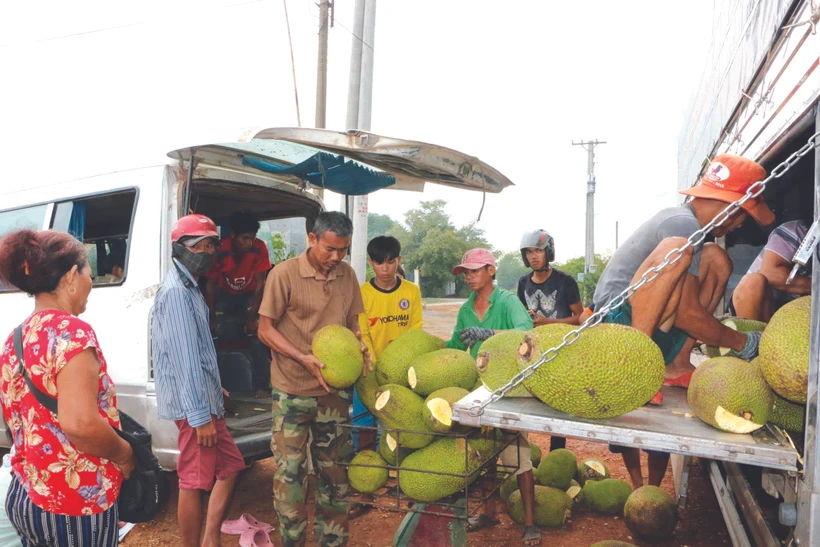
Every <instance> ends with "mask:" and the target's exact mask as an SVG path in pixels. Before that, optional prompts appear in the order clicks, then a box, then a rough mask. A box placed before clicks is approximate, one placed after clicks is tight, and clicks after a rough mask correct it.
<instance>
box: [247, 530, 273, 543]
mask: <svg viewBox="0 0 820 547" xmlns="http://www.w3.org/2000/svg"><path fill="white" fill-rule="evenodd" d="M268 533H269V532H265V531H264V530H259V529H257V530H248V531H247V532H245V533H244V534H242V535H241V536H239V547H273V543H271V540H270V537H269V536H268Z"/></svg>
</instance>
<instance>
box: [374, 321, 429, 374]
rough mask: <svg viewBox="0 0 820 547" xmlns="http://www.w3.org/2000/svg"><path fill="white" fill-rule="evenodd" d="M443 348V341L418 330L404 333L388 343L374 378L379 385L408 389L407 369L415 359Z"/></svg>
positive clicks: (380, 357)
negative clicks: (393, 385) (398, 386)
mask: <svg viewBox="0 0 820 547" xmlns="http://www.w3.org/2000/svg"><path fill="white" fill-rule="evenodd" d="M443 347H444V340H442V339H441V338H438V337H437V336H433V335H432V334H428V333H426V332H424V331H423V330H420V329H413V330H408V331H404V332H403V333H401V334H400V335H399V336H398V337H397V338H396V339H395V340H393V341H392V342H390V344H388V345H387V347H386V348H384V351H383V352H382V354H381V355H380V356H379V360H378V363H377V365H376V378H378V380H379V384H381V385H384V384H398V385H400V386H404V387H410V384H409V383H407V369H409V368H410V365H411V364H412V363H413V360H415V358H416V357H418V356H419V355H424V354H425V353H430V352H431V351H436V350H438V349H442V348H443Z"/></svg>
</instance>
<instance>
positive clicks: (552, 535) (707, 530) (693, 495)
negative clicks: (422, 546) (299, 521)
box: [122, 303, 731, 547]
mask: <svg viewBox="0 0 820 547" xmlns="http://www.w3.org/2000/svg"><path fill="white" fill-rule="evenodd" d="M457 311H458V305H457V304H456V305H454V304H450V303H446V304H445V303H442V304H435V305H432V306H428V307H427V309H426V310H425V313H424V321H425V330H428V331H429V332H432V333H433V334H436V335H438V336H441V337H442V338H449V337H450V335H451V334H452V329H453V326H454V324H455V317H456V312H457ZM530 441H532V442H534V443H535V444H537V445H539V446H540V447H541V449H542V451H543V452H544V453H546V451H547V450H548V447H549V436H547V435H541V434H531V435H530ZM567 448H568V449H570V450H572V451H573V452H574V453H575V454H576V455H577V456H578V458H579V459H582V458H584V459H586V458H596V459H599V460H601V461H603V462H604V463H605V464H606V465H607V467H609V469H610V472H611V474H612V476H613V477H615V478H620V479H625V480H628V479H629V477H628V475H627V473H626V469H625V468H624V466H623V463H622V461H621V459H620V456H618V455H616V454H610V453H609V451H608V450H607V448H606V445H604V444H600V443H592V442H588V441H581V440H575V439H569V440H568V441H567ZM274 467H275V466H274V462H273V459H272V458H268V459H266V460H262V461H259V462H256V463H254V464H253V465H252V466H251V467H250V468H249V469H248V470H247V471H246V472H245V473H244V475H243V476H242V477H241V478H240V480H239V485H238V487H237V491H236V495H235V498H234V501H233V505H232V506H231V510H230V513H229V516H228V518H236V517H238V516H239V515H241V514H242V513H251V514H252V515H254V516H255V517H256V518H257V519H259V520H261V521H264V522H269V523H271V524H273V525H274V530H273V532H272V533H271V540H272V541H273V543H274V545H276V546H277V547H279V546H281V545H282V544H281V541H280V538H279V532H278V525H277V521H276V514H275V513H274V510H273V502H272V494H271V488H272V481H273V472H274ZM645 469H646V462H645V455H644V476H645ZM169 479H170V482H171V485H170V486H171V488H170V490H171V494H170V496H169V498H168V500H167V501H166V503H165V504H164V506H163V510H162V513H161V514H160V516H159V517H158V518H157V519H156V520H155V521H154V522H151V523H148V524H140V525H137V526H136V527H135V528H134V529H133V530H132V531H131V533H130V534H129V535H128V536H127V537H126V539H125V540H124V541H123V543H122V545H124V546H126V547H143V546H145V547H155V546H156V547H158V546H166V545H178V544H179V541H180V539H179V531H178V525H177V517H176V506H177V503H176V502H177V488H176V475H175V474H170V475H169ZM662 486H663V488H664V489H665V490H666V491H667V492H669V493H670V494H674V487H673V482H672V476H671V469H670V472H669V473H668V474H667V476H666V479H665V480H664V482H663V485H662ZM311 512H312V503H311ZM403 517H404V514H403V513H401V514H400V513H395V512H390V511H386V510H381V509H373V510H371V511H369V512H367V513H365V514H364V515H362V516H361V517H359V518H357V519H355V520H353V521H351V524H350V534H351V537H350V542H349V545H351V546H352V547H390V546H391V545H392V542H393V536H394V535H395V533H396V530H397V529H398V527H399V525H400V523H401V521H402V518H403ZM311 518H312V514H311ZM498 518H499V519H500V521H501V522H500V524H498V525H496V526H494V527H491V528H487V529H484V530H481V531H479V532H475V533H471V534H469V536H468V545H469V546H471V547H472V546H475V547H479V546H481V547H502V546H514V545H521V543H520V534H521V527H520V526H518V525H516V524H515V523H514V522H512V521H511V520H510V519H509V517H507V515H506V513H505V511H504V510H503V507H502V506H499V511H498ZM542 537H543V541H542V545H543V546H545V547H589V546H590V545H591V544H593V543H595V542H597V541H602V540H605V539H616V540H620V541H626V542H631V543H634V544H636V545H639V546H641V547H644V546H647V547H648V546H649V545H654V546H658V547H683V546H687V547H719V546H722V545H731V541H730V539H729V535H728V533H727V531H726V527H725V525H724V523H723V518H722V516H721V512H720V508H719V507H718V504H717V500H716V499H715V495H714V492H713V491H712V488H711V485H710V483H709V477H708V474H707V469H706V466H705V465H704V464H702V463H701V462H700V461H699V460H698V459H695V460H694V463H693V466H692V469H691V472H690V480H689V499H688V505H687V507H686V509H684V510H683V511H682V512H681V515H680V521H679V523H678V526H677V529H676V531H675V534H674V536H673V538H672V539H671V540H669V541H667V542H662V543H653V544H649V543H645V542H641V541H639V540H637V539H635V538H633V537H632V536H631V534H630V532H629V530H628V529H627V527H626V525H625V524H624V523H623V519H621V518H618V517H612V516H603V515H597V514H594V513H591V512H589V511H586V510H582V509H581V510H576V511H574V512H573V514H572V517H571V518H570V519H569V521H568V522H567V524H566V525H565V527H564V528H560V529H545V530H544V531H543V536H542ZM222 544H223V545H224V546H226V547H227V546H235V545H238V544H239V538H238V536H227V535H223V537H222ZM313 544H314V543H313V532H312V529H311V528H310V527H309V529H308V545H313Z"/></svg>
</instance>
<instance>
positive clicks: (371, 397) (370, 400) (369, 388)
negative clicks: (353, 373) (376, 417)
mask: <svg viewBox="0 0 820 547" xmlns="http://www.w3.org/2000/svg"><path fill="white" fill-rule="evenodd" d="M379 389H380V388H379V381H378V380H377V379H376V371H375V370H373V371H371V372H368V373H367V375H366V376H365V375H362V376H359V379H358V380H356V393H358V395H359V400H360V401H361V402H362V404H363V405H364V407H365V408H366V409H367V410H369V411H370V412H373V413H375V412H376V410H375V408H376V394H377V393H378V392H379Z"/></svg>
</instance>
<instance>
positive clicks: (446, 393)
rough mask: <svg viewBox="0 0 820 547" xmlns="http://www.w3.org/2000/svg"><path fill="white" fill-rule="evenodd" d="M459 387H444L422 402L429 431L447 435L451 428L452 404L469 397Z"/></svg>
mask: <svg viewBox="0 0 820 547" xmlns="http://www.w3.org/2000/svg"><path fill="white" fill-rule="evenodd" d="M469 394H470V392H469V391H467V390H466V389H464V388H460V387H445V388H444V389H439V390H437V391H434V392H433V393H431V394H430V395H428V396H427V398H426V399H425V400H424V417H425V419H426V420H427V421H428V426H429V428H430V429H432V430H433V431H435V432H437V433H447V432H448V431H450V430H451V429H452V428H453V420H452V417H453V404H455V403H456V401H459V400H461V399H463V398H464V397H466V396H467V395H469Z"/></svg>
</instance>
